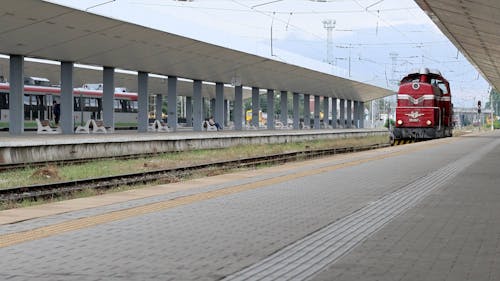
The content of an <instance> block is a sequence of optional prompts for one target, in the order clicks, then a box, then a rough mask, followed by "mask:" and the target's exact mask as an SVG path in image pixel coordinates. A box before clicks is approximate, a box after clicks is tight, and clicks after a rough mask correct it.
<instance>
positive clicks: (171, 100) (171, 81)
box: [167, 76, 177, 131]
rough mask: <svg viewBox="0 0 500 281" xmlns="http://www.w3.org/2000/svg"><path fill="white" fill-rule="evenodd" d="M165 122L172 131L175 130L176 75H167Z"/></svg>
mask: <svg viewBox="0 0 500 281" xmlns="http://www.w3.org/2000/svg"><path fill="white" fill-rule="evenodd" d="M167 114H168V116H167V124H168V126H169V127H170V129H172V130H173V131H177V77H176V76H168V94H167Z"/></svg>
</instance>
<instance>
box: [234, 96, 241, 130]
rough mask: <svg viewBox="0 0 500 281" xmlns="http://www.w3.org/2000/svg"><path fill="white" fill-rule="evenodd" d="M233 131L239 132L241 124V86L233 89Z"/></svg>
mask: <svg viewBox="0 0 500 281" xmlns="http://www.w3.org/2000/svg"><path fill="white" fill-rule="evenodd" d="M233 114H234V129H235V130H236V131H241V129H242V124H243V86H235V87H234V109H233Z"/></svg>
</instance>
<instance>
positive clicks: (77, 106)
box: [49, 97, 81, 111]
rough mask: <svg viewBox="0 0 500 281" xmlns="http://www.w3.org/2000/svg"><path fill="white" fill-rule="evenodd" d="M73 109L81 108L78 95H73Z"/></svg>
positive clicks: (78, 109)
mask: <svg viewBox="0 0 500 281" xmlns="http://www.w3.org/2000/svg"><path fill="white" fill-rule="evenodd" d="M49 104H52V103H49ZM73 110H74V111H80V110H81V108H80V98H79V97H75V98H74V99H73Z"/></svg>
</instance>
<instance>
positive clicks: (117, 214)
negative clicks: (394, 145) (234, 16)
mask: <svg viewBox="0 0 500 281" xmlns="http://www.w3.org/2000/svg"><path fill="white" fill-rule="evenodd" d="M423 148H425V146H422V147H419V148H414V149H412V150H411V151H416V150H420V149H423ZM409 151H410V150H404V151H398V152H393V153H389V154H385V155H378V156H374V157H370V158H366V159H360V160H355V161H351V162H346V163H341V164H336V165H333V166H329V167H323V168H318V169H314V170H309V171H302V172H297V173H293V174H289V175H283V176H278V177H275V178H271V179H265V180H261V181H258V182H253V183H247V184H242V185H237V186H232V187H227V188H222V189H218V190H213V191H208V192H203V193H198V194H193V195H188V196H184V197H179V198H175V199H171V200H168V201H163V202H157V203H151V204H147V205H143V206H139V207H134V208H130V209H125V210H119V211H114V212H110V213H105V214H100V215H95V216H91V217H86V218H80V219H75V220H71V221H66V222H62V223H58V224H54V225H49V226H44V227H40V228H36V229H32V230H27V231H21V232H16V233H10V234H4V235H0V248H3V247H8V246H12V245H16V244H20V243H24V242H28V241H32V240H36V239H41V238H45V237H50V236H53V235H57V234H61V233H65V232H69V231H75V230H79V229H83V228H88V227H92V226H96V225H100V224H104V223H109V222H113V221H118V220H123V219H127V218H131V217H134V216H140V215H144V214H149V213H154V212H158V211H163V210H167V209H170V208H174V207H178V206H183V205H187V204H191V203H196V202H200V201H203V200H209V199H214V198H218V197H222V196H226V195H230V194H235V193H239V192H243V191H248V190H252V189H257V188H261V187H265V186H269V185H274V184H279V183H283V182H286V181H290V180H293V179H297V178H301V177H306V176H312V175H317V174H320V173H324V172H330V171H334V170H337V169H341V168H346V167H352V166H356V165H360V164H363V163H366V162H370V161H375V160H381V159H385V158H389V157H393V156H397V155H401V154H405V153H408V152H409Z"/></svg>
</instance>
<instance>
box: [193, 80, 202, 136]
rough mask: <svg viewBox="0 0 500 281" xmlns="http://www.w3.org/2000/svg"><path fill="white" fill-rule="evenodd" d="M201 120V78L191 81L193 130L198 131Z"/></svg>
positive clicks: (200, 128)
mask: <svg viewBox="0 0 500 281" xmlns="http://www.w3.org/2000/svg"><path fill="white" fill-rule="evenodd" d="M202 121H203V99H202V98H201V80H194V81H193V130H194V131H195V132H200V131H201V130H202V127H201V126H202Z"/></svg>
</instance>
